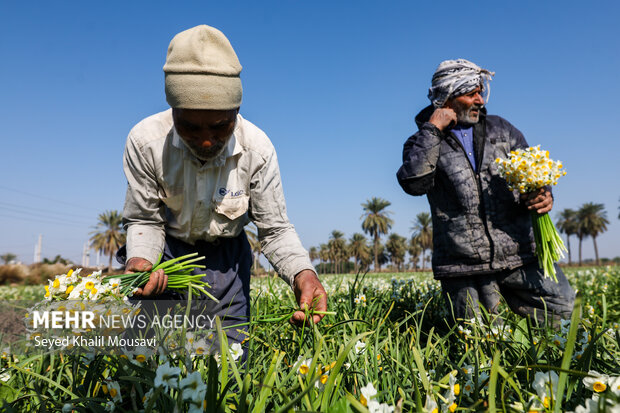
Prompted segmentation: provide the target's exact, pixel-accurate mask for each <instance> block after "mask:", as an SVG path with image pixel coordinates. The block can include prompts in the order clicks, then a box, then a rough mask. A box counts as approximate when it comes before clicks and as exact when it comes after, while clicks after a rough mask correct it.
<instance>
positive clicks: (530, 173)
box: [495, 145, 566, 282]
mask: <svg viewBox="0 0 620 413" xmlns="http://www.w3.org/2000/svg"><path fill="white" fill-rule="evenodd" d="M495 163H496V164H497V169H498V171H499V174H500V175H501V176H502V177H504V178H505V179H506V181H507V182H508V188H509V189H510V190H511V191H514V190H517V191H519V192H520V193H522V194H525V193H528V192H532V191H536V190H538V189H539V188H542V187H544V186H548V185H556V184H557V182H558V179H559V178H560V177H561V176H564V175H566V171H562V167H563V165H562V162H560V161H554V160H552V159H549V151H543V150H542V149H540V145H538V146H533V147H530V148H527V149H517V150H516V151H510V157H509V158H508V159H501V158H497V159H496V160H495ZM532 226H533V228H534V238H535V241H536V255H537V256H538V264H539V265H540V267H541V268H542V269H543V270H544V272H545V276H546V277H553V279H554V280H555V281H556V282H557V277H556V275H555V267H554V266H553V264H554V263H555V262H558V261H559V260H560V258H563V257H564V253H563V251H566V247H565V246H564V242H563V241H562V238H560V234H558V231H557V229H556V228H555V226H554V225H553V222H552V221H551V218H550V217H549V214H543V215H539V214H538V213H536V212H532Z"/></svg>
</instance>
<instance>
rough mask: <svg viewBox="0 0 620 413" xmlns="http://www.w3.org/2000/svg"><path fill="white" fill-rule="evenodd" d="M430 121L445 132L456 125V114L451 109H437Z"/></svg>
mask: <svg viewBox="0 0 620 413" xmlns="http://www.w3.org/2000/svg"><path fill="white" fill-rule="evenodd" d="M428 121H429V122H430V123H432V124H433V125H435V126H437V129H439V130H440V131H442V132H443V131H444V130H446V129H448V128H449V127H452V126H454V125H456V122H457V119H456V112H455V111H453V110H452V109H450V108H437V109H435V111H434V112H433V114H432V115H431V118H430V119H429V120H428Z"/></svg>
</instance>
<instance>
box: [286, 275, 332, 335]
mask: <svg viewBox="0 0 620 413" xmlns="http://www.w3.org/2000/svg"><path fill="white" fill-rule="evenodd" d="M293 291H294V292H295V298H297V303H299V308H301V310H300V311H297V312H295V314H293V316H292V317H291V319H290V322H291V324H294V325H296V326H301V325H303V324H304V323H308V321H309V320H306V315H305V313H304V311H303V309H304V308H308V309H309V310H310V309H312V308H314V310H316V311H327V293H326V292H325V289H324V288H323V285H322V284H321V281H319V277H317V276H316V274H315V273H314V271H311V270H303V271H302V272H300V273H299V274H297V275H296V276H295V281H294V283H293ZM323 317H324V314H314V316H313V317H312V322H313V323H314V324H316V323H318V322H319V321H321V319H322V318H323Z"/></svg>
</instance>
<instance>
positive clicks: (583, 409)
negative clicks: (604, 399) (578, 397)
mask: <svg viewBox="0 0 620 413" xmlns="http://www.w3.org/2000/svg"><path fill="white" fill-rule="evenodd" d="M595 396H597V395H596V394H595ZM598 404H599V399H598V397H592V398H591V399H587V400H586V402H585V404H584V406H577V408H576V409H575V413H599V412H612V413H618V411H619V410H620V409H615V407H616V406H614V407H612V408H611V409H606V407H607V406H601V408H600V409H599V406H598Z"/></svg>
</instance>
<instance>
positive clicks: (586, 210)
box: [577, 202, 609, 265]
mask: <svg viewBox="0 0 620 413" xmlns="http://www.w3.org/2000/svg"><path fill="white" fill-rule="evenodd" d="M577 220H578V222H579V227H580V228H581V231H582V232H583V233H584V234H585V235H586V236H590V237H592V242H593V243H594V256H595V257H596V265H600V263H599V259H598V247H597V245H596V237H598V236H599V235H600V234H601V233H603V232H605V231H607V224H609V221H608V220H607V212H606V211H605V206H604V205H603V204H595V203H592V202H587V203H585V204H583V205H582V206H581V208H579V211H577ZM580 245H581V244H580ZM579 259H580V261H581V248H580V249H579ZM580 263H581V262H580Z"/></svg>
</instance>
